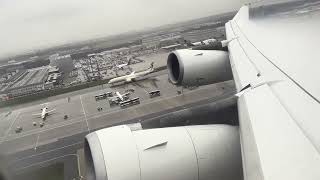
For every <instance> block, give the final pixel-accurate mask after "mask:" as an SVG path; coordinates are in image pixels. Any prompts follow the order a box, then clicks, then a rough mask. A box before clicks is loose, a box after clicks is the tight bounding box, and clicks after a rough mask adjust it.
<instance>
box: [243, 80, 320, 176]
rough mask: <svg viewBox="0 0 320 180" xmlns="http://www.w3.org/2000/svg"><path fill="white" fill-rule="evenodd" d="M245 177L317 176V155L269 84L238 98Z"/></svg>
mask: <svg viewBox="0 0 320 180" xmlns="http://www.w3.org/2000/svg"><path fill="white" fill-rule="evenodd" d="M238 104H239V121H240V136H241V144H242V154H243V163H244V170H245V173H244V175H245V177H246V178H245V179H247V180H256V179H272V180H273V179H291V180H293V179H297V180H298V179H320V171H318V167H320V155H319V152H318V151H317V149H316V147H315V146H314V144H313V143H312V141H310V139H309V137H308V136H307V135H306V133H305V132H304V131H303V129H302V128H301V127H300V126H299V125H298V124H297V122H296V121H295V120H294V119H293V118H292V117H291V116H290V114H289V113H288V112H287V110H286V109H285V108H284V107H283V106H282V104H281V102H280V101H279V100H278V99H277V97H276V96H275V95H274V94H273V92H272V90H271V89H270V87H269V86H268V85H262V86H259V87H257V88H255V89H252V90H250V91H247V92H246V93H245V94H244V95H243V96H241V97H240V98H239V100H238Z"/></svg>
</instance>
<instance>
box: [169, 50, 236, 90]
mask: <svg viewBox="0 0 320 180" xmlns="http://www.w3.org/2000/svg"><path fill="white" fill-rule="evenodd" d="M167 67H168V70H169V79H170V81H171V82H172V83H173V84H176V85H183V86H200V85H206V84H211V83H217V82H222V81H227V80H231V79H232V72H231V65H230V61H229V55H228V52H226V51H220V50H190V49H182V50H176V51H173V52H172V53H170V54H169V56H168V59H167Z"/></svg>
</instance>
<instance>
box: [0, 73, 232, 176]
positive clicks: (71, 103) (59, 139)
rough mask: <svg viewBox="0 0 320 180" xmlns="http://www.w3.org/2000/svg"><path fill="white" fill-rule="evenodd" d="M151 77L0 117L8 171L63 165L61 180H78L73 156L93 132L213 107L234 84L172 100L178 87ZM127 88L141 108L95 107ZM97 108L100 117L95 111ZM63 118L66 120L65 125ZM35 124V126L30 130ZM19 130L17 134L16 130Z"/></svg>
mask: <svg viewBox="0 0 320 180" xmlns="http://www.w3.org/2000/svg"><path fill="white" fill-rule="evenodd" d="M157 75H158V76H152V75H150V78H148V79H144V80H142V81H139V82H136V83H131V84H125V85H120V86H116V87H112V88H110V87H108V86H107V87H101V89H96V90H95V91H91V92H87V93H85V94H76V95H74V96H68V97H70V99H69V100H68V98H67V97H63V98H61V99H55V100H53V101H49V102H46V103H41V104H36V105H32V106H29V107H24V108H21V109H16V110H12V111H9V112H3V113H1V114H0V143H1V144H0V152H1V153H3V154H7V156H8V157H9V159H10V162H9V167H10V168H11V169H14V170H15V172H16V173H18V174H21V173H24V172H30V171H33V170H35V169H38V168H41V167H49V166H50V165H52V164H55V163H61V162H62V163H63V164H64V172H65V174H64V178H65V179H73V178H79V177H80V175H83V174H85V173H84V172H80V171H81V170H80V169H81V168H75V167H78V165H79V153H77V152H78V150H79V149H81V148H82V147H83V139H84V136H85V135H86V134H88V133H90V132H92V131H95V130H98V129H101V128H105V127H110V126H113V125H117V124H124V123H132V122H139V121H143V119H145V118H147V117H149V118H150V117H152V116H155V115H156V114H159V113H160V114H161V113H162V112H169V111H176V110H177V109H181V108H186V107H187V106H188V105H191V104H194V103H197V102H201V103H203V102H204V101H205V102H210V101H214V100H215V99H216V98H218V97H221V96H223V95H230V94H231V93H234V89H235V88H234V83H233V81H227V82H223V83H218V84H214V85H208V86H203V87H198V88H195V89H193V90H188V89H184V90H183V94H177V91H180V90H181V88H180V87H176V86H173V85H172V84H170V83H169V82H168V77H167V75H166V74H161V73H159V74H157ZM129 88H132V89H134V90H135V92H134V93H132V94H130V97H131V98H134V97H139V98H140V101H141V103H140V104H139V105H134V106H131V107H128V108H125V109H122V108H120V107H119V106H114V107H110V105H109V103H108V101H107V100H106V99H104V100H99V101H96V100H95V98H94V96H95V95H98V94H101V93H103V92H107V91H112V92H115V91H119V92H120V93H123V92H125V90H127V89H129ZM153 90H160V91H161V96H159V97H155V98H150V97H149V95H148V92H149V91H153ZM45 106H47V107H48V108H49V110H50V109H56V111H54V113H53V114H52V115H50V116H48V117H47V119H46V121H45V126H44V127H42V128H41V127H39V122H41V121H42V119H41V118H39V117H37V116H35V115H33V114H36V113H39V112H40V111H41V108H43V107H45ZM98 107H102V111H98V110H97V108H98ZM64 115H68V117H69V118H68V119H64V118H63V117H64ZM33 122H37V123H38V124H37V126H33V124H32V123H33ZM18 126H20V127H22V128H23V130H22V132H20V133H16V132H15V129H16V127H18Z"/></svg>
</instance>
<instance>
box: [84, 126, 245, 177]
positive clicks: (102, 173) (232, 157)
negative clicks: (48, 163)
mask: <svg viewBox="0 0 320 180" xmlns="http://www.w3.org/2000/svg"><path fill="white" fill-rule="evenodd" d="M84 149H85V157H86V165H87V179H88V180H106V179H108V180H119V179H121V180H141V179H144V180H148V179H150V180H151V179H152V180H157V179H159V180H163V179H166V180H189V179H190V180H198V179H201V180H212V179H220V180H237V179H239V180H240V179H242V177H243V176H242V163H241V153H240V142H239V133H238V128H237V127H235V126H229V125H205V126H184V127H172V128H160V129H148V130H136V131H134V130H131V129H130V127H129V126H127V125H122V126H115V127H111V128H106V129H102V130H99V131H96V132H93V133H91V134H89V135H87V136H86V138H85V147H84Z"/></svg>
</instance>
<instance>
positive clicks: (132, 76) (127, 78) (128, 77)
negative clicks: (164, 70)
mask: <svg viewBox="0 0 320 180" xmlns="http://www.w3.org/2000/svg"><path fill="white" fill-rule="evenodd" d="M153 70H154V68H153V62H152V63H151V64H150V67H149V68H148V69H146V70H144V71H141V72H138V73H136V72H134V71H133V72H132V73H131V74H128V75H125V76H120V77H116V78H113V79H111V80H110V81H109V82H108V84H114V83H118V82H132V81H134V80H135V79H136V78H138V77H143V76H145V75H147V74H149V73H151V72H153Z"/></svg>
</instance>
